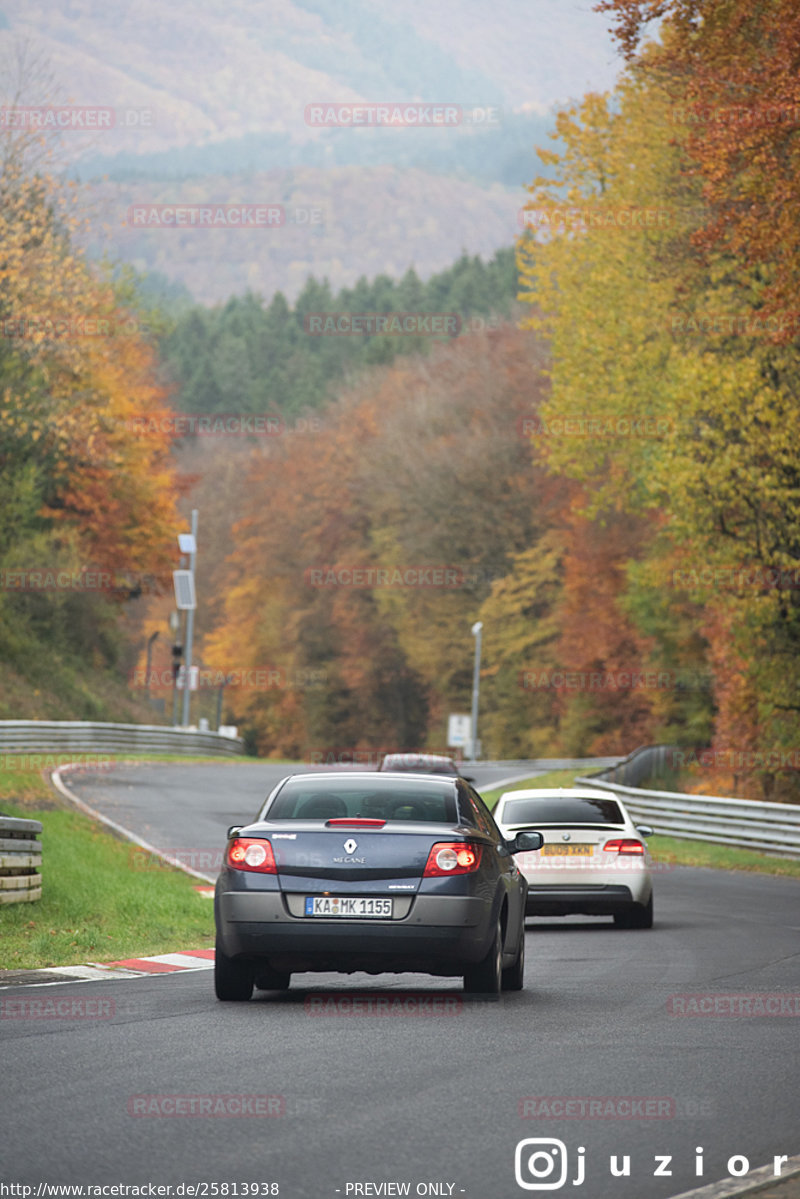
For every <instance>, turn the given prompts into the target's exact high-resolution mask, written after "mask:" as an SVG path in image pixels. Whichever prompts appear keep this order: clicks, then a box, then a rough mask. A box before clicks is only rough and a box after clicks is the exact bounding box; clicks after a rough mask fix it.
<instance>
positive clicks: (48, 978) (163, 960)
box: [0, 949, 214, 989]
mask: <svg viewBox="0 0 800 1199" xmlns="http://www.w3.org/2000/svg"><path fill="white" fill-rule="evenodd" d="M213 968H214V950H213V949H190V950H187V951H186V952H185V953H158V954H155V956H154V957H149V958H122V959H120V961H118V962H87V963H86V965H85V966H49V967H45V968H43V969H41V970H24V971H23V970H19V971H16V970H15V971H9V973H10V974H12V975H13V977H11V978H8V979H7V980H4V979H3V977H2V975H0V989H4V988H6V987H57V986H59V985H60V984H61V983H68V982H113V980H114V979H122V978H148V977H152V976H153V975H154V974H186V973H187V972H192V971H196V970H212V969H213Z"/></svg>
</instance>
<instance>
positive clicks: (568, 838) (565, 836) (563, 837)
mask: <svg viewBox="0 0 800 1199" xmlns="http://www.w3.org/2000/svg"><path fill="white" fill-rule="evenodd" d="M561 840H562V841H571V840H572V837H571V835H570V834H569V833H562V834H561Z"/></svg>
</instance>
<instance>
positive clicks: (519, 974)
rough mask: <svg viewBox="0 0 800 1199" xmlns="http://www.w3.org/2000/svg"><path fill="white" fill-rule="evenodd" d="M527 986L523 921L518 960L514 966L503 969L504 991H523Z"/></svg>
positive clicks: (523, 923)
mask: <svg viewBox="0 0 800 1199" xmlns="http://www.w3.org/2000/svg"><path fill="white" fill-rule="evenodd" d="M524 986H525V922H524V921H523V922H522V927H521V929H520V934H519V950H518V952H517V960H516V962H515V963H514V965H513V966H509V967H508V969H507V970H504V971H503V990H504V991H521V990H522V988H523V987H524Z"/></svg>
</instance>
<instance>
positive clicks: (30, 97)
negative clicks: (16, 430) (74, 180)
mask: <svg viewBox="0 0 800 1199" xmlns="http://www.w3.org/2000/svg"><path fill="white" fill-rule="evenodd" d="M592 2H593V0H492V3H491V4H487V3H486V0H396V3H395V4H393V5H391V6H387V5H386V4H385V3H384V0H236V3H235V4H232V3H230V0H203V2H202V4H200V5H198V4H197V3H195V2H194V0H171V2H170V3H169V4H168V5H165V4H163V3H162V2H161V0H137V2H136V3H135V4H132V5H123V6H121V7H120V6H119V5H113V4H112V5H109V4H107V3H103V2H101V0H18V2H17V4H16V5H15V6H14V7H12V6H10V5H9V6H7V7H6V8H5V10H4V15H3V14H2V13H0V91H1V92H2V93H3V96H2V99H1V100H0V103H8V101H9V99H11V97H12V95H13V94H14V75H15V72H14V60H15V57H16V56H17V54H18V51H19V47H20V46H21V45H23V44H25V45H27V47H28V51H27V52H28V54H29V57H30V58H31V59H32V60H33V62H34V65H35V62H36V60H37V59H38V60H39V61H40V63H43V64H44V68H43V69H39V70H38V71H37V70H36V69H33V70H29V71H28V72H27V75H26V77H25V78H24V80H23V82H24V84H25V87H24V89H23V94H22V96H21V97H20V99H19V100H18V101H17V102H18V103H21V104H24V105H33V106H36V105H47V104H52V103H54V102H56V103H61V104H68V105H73V106H89V107H91V108H95V109H97V108H99V107H102V106H105V107H106V108H110V109H112V110H113V122H110V127H109V128H108V129H95V130H93V131H86V130H84V131H81V130H80V129H72V130H69V131H67V132H64V133H63V135H62V137H61V148H60V153H59V158H58V163H59V166H60V168H62V169H64V170H65V171H66V172H67V173H70V174H73V175H76V176H77V177H79V178H80V179H81V180H82V181H84V182H89V183H90V197H89V199H90V205H91V212H90V217H89V220H90V235H89V239H88V241H89V245H90V247H91V250H92V252H93V253H96V254H100V253H104V252H105V253H108V254H110V255H111V256H112V257H115V258H120V259H122V260H123V261H127V262H132V263H133V264H134V265H135V266H136V267H137V269H138V270H139V271H142V272H147V273H151V272H155V273H157V274H158V275H160V276H162V277H163V278H164V279H165V280H166V281H168V283H169V284H171V285H175V286H183V287H186V288H188V290H189V291H190V292H191V293H192V295H193V296H194V297H195V298H196V299H197V300H199V301H201V302H203V303H206V304H213V303H215V302H217V301H219V300H224V299H226V298H227V297H228V296H229V295H232V294H241V293H242V292H243V291H245V290H247V289H251V290H254V291H257V292H260V293H262V294H263V295H264V296H265V297H266V298H267V299H268V298H270V297H271V296H272V295H273V294H274V293H275V292H276V291H278V290H282V291H283V292H285V294H286V295H287V298H289V299H290V300H292V299H294V298H295V297H296V296H297V295H298V294H299V292H300V290H301V289H302V287H303V285H304V283H305V280H306V278H307V277H308V276H309V275H313V276H315V277H316V278H317V279H322V278H324V277H327V278H328V279H329V281H330V283H331V286H332V287H333V288H334V289H336V288H339V287H342V286H346V285H350V284H352V283H354V282H355V281H356V280H357V279H358V278H359V277H360V276H362V275H366V276H367V277H369V278H374V277H375V276H376V275H379V274H381V273H385V274H388V275H391V276H393V277H395V278H400V277H401V276H402V275H403V274H404V273H405V271H406V270H407V269H408V268H409V267H412V266H413V267H415V268H416V270H417V272H418V274H419V275H420V277H422V278H428V277H430V275H431V274H432V273H434V272H435V271H437V270H441V269H443V268H445V267H446V266H448V265H449V264H450V263H452V262H453V261H454V260H455V259H456V258H458V256H459V255H460V254H461V253H462V251H466V252H467V253H468V254H479V255H481V256H483V257H484V258H489V257H491V256H492V255H493V254H494V252H495V251H496V250H498V249H500V248H502V247H507V246H509V245H511V244H512V242H513V239H514V237H515V235H516V234H517V232H518V225H517V213H518V210H519V208H520V205H521V203H522V202H523V201H524V198H525V195H524V192H523V190H522V188H523V185H524V184H525V183H526V182H529V181H530V180H531V179H532V178H533V176H534V175H535V174H537V173H538V172H539V170H540V165H539V163H538V160H537V159H536V156H535V152H534V147H535V146H536V145H543V144H546V143H547V134H548V131H549V129H550V128H551V126H552V119H553V118H552V109H553V106H554V105H555V104H556V103H557V102H560V101H564V100H566V99H569V98H570V97H577V96H579V95H581V94H582V93H583V92H584V91H586V90H589V89H595V90H598V89H603V88H606V87H610V86H612V85H613V81H614V78H615V76H616V74H617V72H618V70H619V59H618V57H617V56H616V53H615V51H614V48H613V44H612V41H611V38H610V36H609V35H608V33H607V31H606V26H607V23H608V22H607V19H606V18H605V17H603V16H601V15H600V14H598V13H595V12H594V11H593V10H592ZM48 73H49V75H50V76H52V80H53V84H52V86H51V84H50V82H49V81H48ZM410 101H417V102H420V103H430V104H434V103H439V104H451V105H458V106H461V107H462V109H463V114H464V115H463V120H461V119H459V121H458V123H456V124H453V125H449V126H447V127H446V128H440V129H437V128H409V127H405V128H359V129H351V128H330V127H324V128H320V127H316V126H315V125H313V124H311V123H309V122H308V121H307V119H306V115H305V114H306V109H307V107H308V106H309V105H312V104H320V103H323V104H324V103H336V104H341V103H352V104H376V103H380V102H410ZM100 180H102V181H100ZM207 200H214V201H217V202H220V203H238V202H241V203H262V204H269V203H279V204H284V205H287V207H288V208H292V209H294V208H301V209H305V210H307V211H309V212H314V211H318V212H321V219H319V220H315V221H314V222H313V223H312V222H311V221H310V220H309V221H306V222H305V223H304V222H303V220H302V219H297V220H295V221H294V222H293V221H292V220H291V219H289V221H288V222H287V224H286V225H284V226H283V227H281V228H280V229H272V230H265V231H263V232H255V233H251V232H244V231H239V230H236V231H233V230H228V231H226V230H222V229H214V230H208V231H205V230H192V229H180V230H177V229H146V230H136V231H134V230H132V229H131V227H130V225H129V224H128V223H127V212H128V209H129V207H130V205H131V204H134V203H144V204H169V203H181V204H187V203H204V202H206V201H207Z"/></svg>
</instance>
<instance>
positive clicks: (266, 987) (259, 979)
mask: <svg viewBox="0 0 800 1199" xmlns="http://www.w3.org/2000/svg"><path fill="white" fill-rule="evenodd" d="M291 978H292V976H291V974H289V973H288V971H285V970H271V969H270V968H269V967H265V968H264V969H261V970H257V971H256V986H257V987H258V989H259V991H288V990H289V983H290V981H291Z"/></svg>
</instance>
